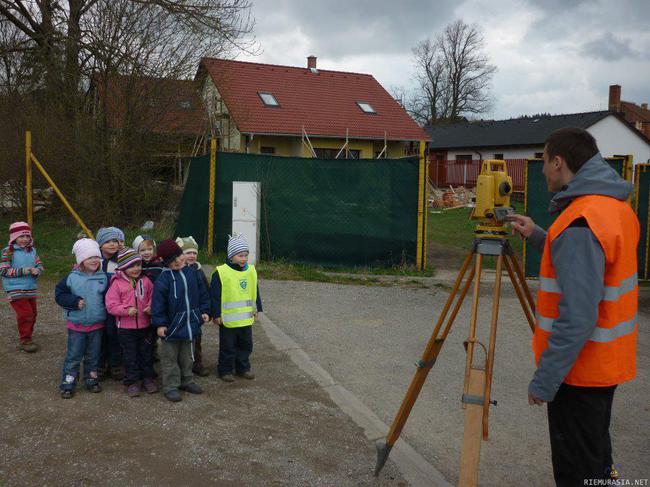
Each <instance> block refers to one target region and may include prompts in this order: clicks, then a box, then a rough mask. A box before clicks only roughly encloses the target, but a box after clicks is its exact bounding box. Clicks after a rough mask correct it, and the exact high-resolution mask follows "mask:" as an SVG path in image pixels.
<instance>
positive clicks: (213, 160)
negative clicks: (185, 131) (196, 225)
mask: <svg viewBox="0 0 650 487" xmlns="http://www.w3.org/2000/svg"><path fill="white" fill-rule="evenodd" d="M216 177H217V139H211V140H210V189H209V190H208V191H209V192H210V193H209V194H208V249H207V255H208V257H210V256H212V252H213V249H214V190H215V186H216Z"/></svg>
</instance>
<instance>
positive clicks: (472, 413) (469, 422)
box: [458, 368, 485, 487]
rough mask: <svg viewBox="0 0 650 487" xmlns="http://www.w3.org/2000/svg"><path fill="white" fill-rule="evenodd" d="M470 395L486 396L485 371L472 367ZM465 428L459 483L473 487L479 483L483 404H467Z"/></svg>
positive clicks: (468, 390) (466, 486)
mask: <svg viewBox="0 0 650 487" xmlns="http://www.w3.org/2000/svg"><path fill="white" fill-rule="evenodd" d="M467 393H468V394H469V395H470V396H478V397H484V394H485V371H484V370H482V369H474V368H472V369H471V370H470V373H469V387H468V389H467ZM465 406H466V407H465V429H464V432H463V451H462V452H461V455H460V476H459V478H458V485H459V486H462V487H472V486H475V485H477V484H478V467H479V460H480V457H481V437H482V430H483V406H482V405H481V404H466V405H465Z"/></svg>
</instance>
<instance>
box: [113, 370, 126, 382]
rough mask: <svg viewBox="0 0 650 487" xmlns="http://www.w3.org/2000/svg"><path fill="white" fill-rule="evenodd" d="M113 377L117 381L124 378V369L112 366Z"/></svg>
mask: <svg viewBox="0 0 650 487" xmlns="http://www.w3.org/2000/svg"><path fill="white" fill-rule="evenodd" d="M111 379H113V380H117V381H120V380H122V379H124V370H122V367H111Z"/></svg>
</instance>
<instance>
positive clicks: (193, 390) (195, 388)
mask: <svg viewBox="0 0 650 487" xmlns="http://www.w3.org/2000/svg"><path fill="white" fill-rule="evenodd" d="M179 389H180V390H181V391H185V392H189V393H190V394H203V389H202V388H201V386H200V385H198V384H197V383H196V382H190V383H189V384H187V385H186V386H181V387H180V388H179Z"/></svg>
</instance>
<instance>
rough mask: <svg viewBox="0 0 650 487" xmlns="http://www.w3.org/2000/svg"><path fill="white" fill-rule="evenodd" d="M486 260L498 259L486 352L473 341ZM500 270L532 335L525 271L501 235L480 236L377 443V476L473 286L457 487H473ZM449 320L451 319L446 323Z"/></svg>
mask: <svg viewBox="0 0 650 487" xmlns="http://www.w3.org/2000/svg"><path fill="white" fill-rule="evenodd" d="M485 255H488V256H495V257H497V261H496V280H495V283H494V292H493V295H492V321H491V324H490V341H489V343H488V347H487V348H486V347H485V345H483V344H482V343H481V342H480V341H478V340H477V338H476V319H477V315H478V303H479V294H480V288H481V269H482V265H483V256H485ZM473 259H475V263H474V266H473V267H472V269H471V271H469V275H468V276H467V279H466V280H465V283H464V284H463V286H462V291H461V292H460V295H459V294H458V290H459V289H460V288H461V283H462V282H463V278H464V277H465V275H466V274H467V270H468V268H469V266H470V263H471V262H472V260H473ZM504 266H505V268H506V271H507V272H508V275H509V277H510V280H511V282H512V285H513V287H514V288H515V292H516V293H517V297H518V298H519V302H520V303H521V307H522V308H523V310H524V314H525V315H526V319H527V320H528V324H529V325H530V329H531V331H534V330H535V322H534V319H533V316H534V314H535V304H534V302H533V297H532V295H531V294H530V289H528V285H527V284H526V279H525V277H524V273H523V270H522V268H521V266H520V265H519V261H518V260H517V257H516V256H515V254H514V252H513V250H512V247H511V246H510V244H509V242H508V240H507V238H506V237H505V236H503V235H497V236H483V235H480V234H478V235H477V237H476V238H475V239H474V245H473V248H472V250H471V252H469V254H468V255H467V257H466V258H465V261H464V262H463V265H462V267H461V269H460V272H459V273H458V277H457V278H456V281H455V283H454V287H453V288H452V290H451V293H450V294H449V298H447V302H446V303H445V306H444V308H443V310H442V313H441V314H440V317H439V318H438V321H437V323H436V326H435V328H434V330H433V333H432V335H431V338H430V339H429V342H428V343H427V346H426V348H425V349H424V353H423V354H422V358H421V360H420V361H419V362H418V363H417V370H416V372H415V375H414V376H413V379H412V380H411V384H410V386H409V388H408V391H407V392H406V395H405V396H404V399H403V400H402V405H401V406H400V408H399V411H398V413H397V416H395V419H394V420H393V424H392V425H391V427H390V430H389V431H388V435H387V436H386V441H385V442H381V441H380V442H378V443H377V465H376V467H375V475H379V472H380V470H381V469H382V467H383V466H384V464H385V463H386V460H387V459H388V455H389V454H390V450H391V449H392V447H393V445H394V444H395V442H396V441H397V439H398V438H399V435H400V433H401V432H402V428H404V424H405V423H406V420H407V419H408V417H409V414H410V413H411V409H412V408H413V405H414V404H415V401H416V399H417V398H418V395H419V394H420V390H421V389H422V386H423V385H424V381H425V380H426V378H427V375H428V374H429V371H430V370H431V367H433V365H434V364H435V363H436V360H437V358H438V354H439V353H440V350H441V349H442V346H443V344H444V343H445V339H446V338H447V336H448V335H449V332H450V331H451V327H452V325H453V323H454V320H455V319H456V316H457V315H458V311H459V310H460V307H461V305H462V304H463V301H464V299H465V296H466V295H467V292H468V291H469V288H470V286H471V285H472V282H473V283H474V295H473V299H472V313H471V318H470V323H469V333H468V337H467V340H465V342H464V345H465V349H466V351H467V357H466V362H465V385H464V388H463V396H462V403H463V409H465V429H464V436H463V449H462V453H461V460H460V478H459V480H458V485H459V486H462V487H468V486H475V485H477V483H478V466H479V458H480V451H481V437H482V439H483V440H487V439H488V414H489V408H490V404H495V405H496V401H491V399H490V393H491V390H492V372H493V370H494V350H495V345H496V334H497V321H498V317H499V297H500V294H501V274H502V271H503V267H504ZM456 297H458V300H456V303H455V304H454V306H453V310H452V311H451V314H450V315H449V310H450V309H451V307H452V304H453V303H454V300H455V299H456ZM448 315H449V318H448V319H447V316H448ZM443 324H444V328H443ZM441 330H442V332H441ZM476 345H479V346H480V347H481V348H482V349H483V351H484V353H485V364H484V365H476V364H475V363H474V351H475V347H476ZM481 431H482V435H481Z"/></svg>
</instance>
